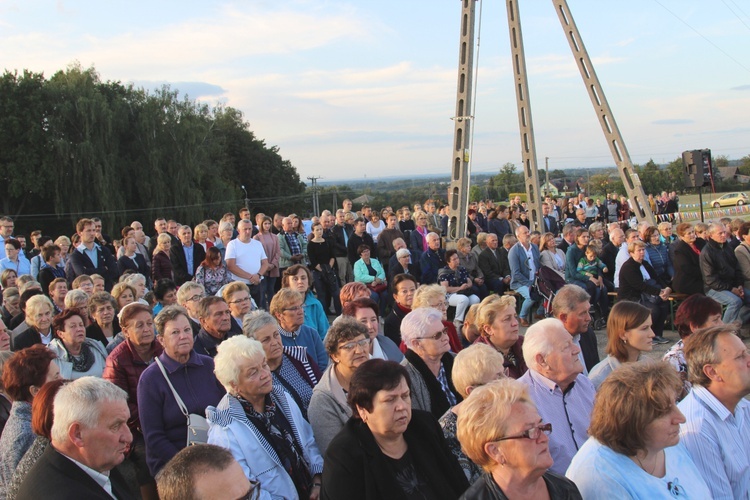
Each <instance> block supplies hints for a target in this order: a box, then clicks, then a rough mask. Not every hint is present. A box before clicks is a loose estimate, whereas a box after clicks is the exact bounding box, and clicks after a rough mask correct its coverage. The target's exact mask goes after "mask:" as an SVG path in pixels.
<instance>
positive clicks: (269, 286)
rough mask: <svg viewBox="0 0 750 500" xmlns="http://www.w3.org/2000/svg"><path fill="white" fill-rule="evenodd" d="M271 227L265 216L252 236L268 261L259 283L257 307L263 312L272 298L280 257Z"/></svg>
mask: <svg viewBox="0 0 750 500" xmlns="http://www.w3.org/2000/svg"><path fill="white" fill-rule="evenodd" d="M272 227H273V221H272V220H271V218H270V217H268V216H267V215H265V216H263V220H261V222H260V224H258V234H256V235H255V236H253V239H256V240H258V241H260V244H261V245H263V250H265V252H266V257H267V259H268V268H267V270H266V274H264V275H263V280H261V282H260V302H261V303H260V304H259V307H262V308H263V309H265V310H268V308H269V305H270V303H271V298H273V294H274V291H275V290H276V280H277V279H279V258H280V257H281V250H280V248H279V238H278V237H277V236H276V235H275V234H273V232H272V231H271V228H272ZM308 248H309V247H308Z"/></svg>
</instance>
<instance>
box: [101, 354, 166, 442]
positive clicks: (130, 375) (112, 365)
mask: <svg viewBox="0 0 750 500" xmlns="http://www.w3.org/2000/svg"><path fill="white" fill-rule="evenodd" d="M153 345H154V357H156V356H159V355H160V354H161V353H162V352H163V351H164V348H163V347H162V346H161V344H160V343H159V341H157V340H154V344H153ZM146 368H148V364H146V362H145V361H143V360H141V358H140V357H139V356H138V354H137V353H136V350H135V346H134V345H133V344H132V343H131V342H130V341H129V340H126V341H125V342H122V343H120V345H118V346H117V347H115V348H114V350H113V351H112V352H111V353H109V356H107V364H106V365H105V367H104V374H103V375H102V377H103V378H104V379H105V380H109V381H110V382H112V383H113V384H115V385H116V386H117V387H119V388H121V389H122V390H124V391H125V392H127V393H128V408H129V409H130V418H129V419H128V427H129V428H130V430H131V432H133V433H135V432H138V433H141V422H140V419H139V418H138V391H137V388H138V380H140V378H141V374H142V373H143V371H144V370H145V369H146Z"/></svg>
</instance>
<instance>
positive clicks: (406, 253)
mask: <svg viewBox="0 0 750 500" xmlns="http://www.w3.org/2000/svg"><path fill="white" fill-rule="evenodd" d="M409 255H411V252H409V250H408V249H406V248H402V249H400V250H399V251H398V252H396V258H397V259H400V258H401V257H407V256H409Z"/></svg>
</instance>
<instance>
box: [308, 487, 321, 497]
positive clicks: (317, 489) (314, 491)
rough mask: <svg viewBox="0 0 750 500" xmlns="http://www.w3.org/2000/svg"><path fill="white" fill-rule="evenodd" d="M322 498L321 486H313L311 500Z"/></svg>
mask: <svg viewBox="0 0 750 500" xmlns="http://www.w3.org/2000/svg"><path fill="white" fill-rule="evenodd" d="M319 498H320V486H315V485H313V487H312V488H310V500H318V499H319Z"/></svg>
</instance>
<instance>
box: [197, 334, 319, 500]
mask: <svg viewBox="0 0 750 500" xmlns="http://www.w3.org/2000/svg"><path fill="white" fill-rule="evenodd" d="M214 362H215V363H216V368H215V370H214V371H215V373H216V378H217V379H218V380H219V382H221V384H222V385H223V386H224V388H225V389H226V391H227V394H226V396H224V397H223V398H222V400H221V401H220V402H219V404H218V405H216V407H209V408H207V409H206V416H207V417H208V422H209V430H208V442H209V444H215V445H218V446H221V447H222V448H227V449H229V451H231V452H232V455H233V456H234V458H235V459H236V460H237V462H239V464H240V466H241V467H242V470H243V471H244V472H245V475H246V477H247V478H248V479H250V480H251V481H257V482H259V483H260V488H261V489H262V490H263V491H264V492H267V494H268V495H270V497H273V498H287V499H292V500H296V499H302V500H308V499H311V500H317V499H318V498H319V496H320V486H321V478H320V474H321V472H322V470H323V457H322V456H321V454H320V452H319V451H318V447H317V446H316V444H315V438H314V436H313V433H312V429H311V428H310V424H309V423H307V421H306V420H305V419H304V418H303V416H302V412H300V409H299V407H298V406H297V403H295V401H294V398H292V396H291V395H290V394H288V393H287V392H285V391H284V390H283V389H282V387H280V386H276V385H275V384H274V383H273V378H272V376H271V369H270V367H269V366H268V363H267V362H266V355H265V352H264V350H263V346H262V345H261V343H260V342H258V341H257V340H252V339H248V338H246V337H244V336H241V335H238V336H235V337H232V338H230V339H227V340H225V341H224V342H222V343H221V345H219V347H218V353H217V354H216V357H215V358H214ZM222 487H225V486H224V485H221V484H217V485H216V488H222ZM217 496H221V497H224V498H226V496H225V494H218V495H217ZM264 497H265V495H264ZM230 498H231V497H230ZM243 498H252V497H243Z"/></svg>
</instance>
